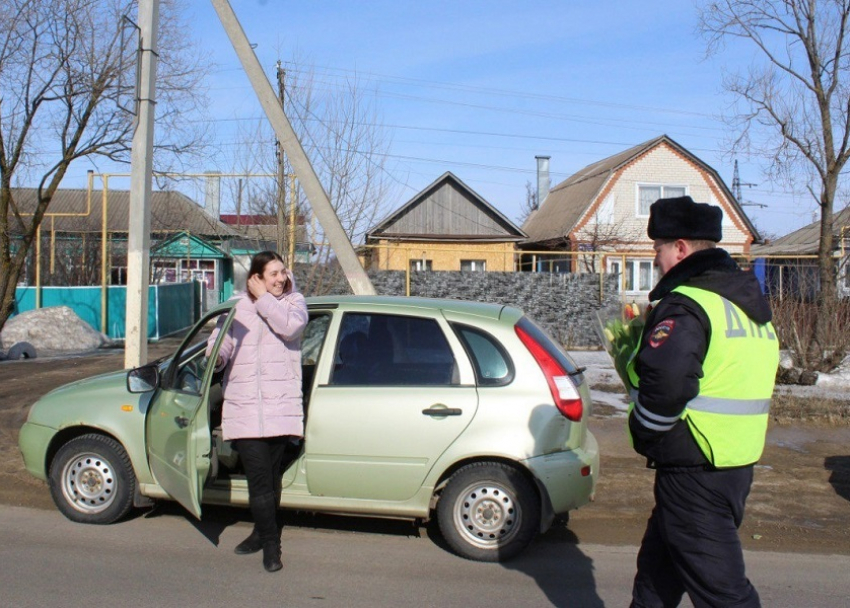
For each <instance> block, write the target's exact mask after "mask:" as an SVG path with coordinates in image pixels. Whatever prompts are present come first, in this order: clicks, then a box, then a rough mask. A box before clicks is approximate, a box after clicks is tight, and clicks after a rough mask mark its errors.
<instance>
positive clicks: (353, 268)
mask: <svg viewBox="0 0 850 608" xmlns="http://www.w3.org/2000/svg"><path fill="white" fill-rule="evenodd" d="M212 4H213V7H214V8H215V10H216V12H217V13H218V18H219V19H220V20H221V24H222V25H223V26H224V30H225V31H226V32H227V36H228V37H229V38H230V43H231V44H232V45H233V49H234V50H235V51H236V54H237V55H238V57H239V61H241V62H242V68H243V69H244V70H245V73H246V74H247V75H248V79H249V80H250V81H251V85H252V86H253V87H254V92H255V93H256V94H257V98H258V99H259V101H260V105H262V106H263V110H264V111H265V113H266V116H267V117H268V119H269V122H271V125H272V128H273V129H274V132H275V135H276V136H277V139H278V141H279V142H280V145H281V146H282V147H283V149H284V150H285V151H286V154H287V156H288V157H289V163H290V164H291V165H292V170H293V171H294V172H295V175H296V176H297V177H298V180H299V181H300V182H301V188H302V189H303V190H304V193H305V194H306V195H307V199H308V200H309V201H310V204H311V205H312V207H313V212H314V213H315V215H316V217H317V218H318V220H319V223H320V224H321V225H322V229H323V230H324V232H325V235H326V236H327V238H328V241H329V242H330V244H331V247H333V250H334V252H335V253H336V257H337V259H338V260H339V265H340V267H341V268H342V271H343V272H344V273H345V276H346V278H347V279H348V282H349V284H350V285H351V289H352V291H354V293H355V294H357V295H372V294H374V293H375V288H374V287H373V286H372V281H370V280H369V276H368V275H367V274H366V271H365V270H363V267H362V266H361V265H360V261H359V260H358V259H357V253H356V252H355V251H354V247H353V246H352V245H351V241H349V240H348V235H347V234H346V233H345V230H344V229H343V227H342V224H341V223H340V221H339V217H337V215H336V212H335V211H334V208H333V206H332V205H331V202H330V199H329V198H328V195H327V193H326V192H325V189H324V188H323V187H322V184H321V182H320V181H319V177H318V176H317V175H316V172H315V171H314V170H313V166H312V165H311V164H310V160H309V159H308V158H307V154H306V153H305V152H304V148H303V147H302V146H301V142H300V141H298V137H297V136H296V135H295V131H294V130H293V129H292V125H291V124H290V123H289V119H287V118H286V115H285V114H284V113H283V108H281V107H280V101H279V100H278V98H277V95H275V92H274V89H272V86H271V83H270V82H269V79H268V77H267V76H266V74H265V73H264V72H263V69H262V67H261V66H260V62H259V60H258V59H257V56H256V55H255V54H254V51H253V49H252V48H251V44H250V43H249V42H248V38H246V37H245V32H244V31H243V30H242V26H241V25H240V23H239V20H238V19H237V18H236V14H235V13H234V12H233V8H232V7H231V6H230V3H229V2H228V0H212Z"/></svg>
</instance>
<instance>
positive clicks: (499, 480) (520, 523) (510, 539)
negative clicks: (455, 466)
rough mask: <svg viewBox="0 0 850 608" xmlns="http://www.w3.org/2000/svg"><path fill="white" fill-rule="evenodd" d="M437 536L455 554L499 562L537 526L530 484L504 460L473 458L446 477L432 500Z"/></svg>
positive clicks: (527, 539)
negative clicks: (482, 460)
mask: <svg viewBox="0 0 850 608" xmlns="http://www.w3.org/2000/svg"><path fill="white" fill-rule="evenodd" d="M437 521H438V523H439V526H440V532H442V534H443V538H444V539H445V540H446V542H447V543H448V544H449V545H450V546H451V548H452V549H454V550H455V551H456V552H457V553H458V554H459V555H461V556H463V557H466V558H468V559H473V560H477V561H487V562H495V561H504V560H507V559H510V558H512V557H514V556H515V555H517V554H518V553H519V552H521V551H522V550H523V549H525V548H526V547H527V546H528V544H529V543H530V542H531V541H532V540H533V539H534V537H535V536H536V535H537V532H538V531H539V529H540V501H539V500H538V497H537V491H536V489H535V487H534V484H533V483H532V482H531V480H529V479H528V478H527V477H526V476H525V475H523V474H522V473H521V472H520V471H518V470H516V469H514V468H513V467H510V466H508V465H506V464H502V463H496V462H477V463H474V464H470V465H467V466H465V467H463V468H462V469H459V470H458V471H457V472H455V474H454V475H452V476H451V477H450V478H449V481H448V484H447V485H446V487H445V489H444V490H443V492H442V494H441V495H440V500H439V502H438V503H437Z"/></svg>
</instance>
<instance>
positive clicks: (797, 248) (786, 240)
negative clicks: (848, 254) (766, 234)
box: [752, 207, 850, 256]
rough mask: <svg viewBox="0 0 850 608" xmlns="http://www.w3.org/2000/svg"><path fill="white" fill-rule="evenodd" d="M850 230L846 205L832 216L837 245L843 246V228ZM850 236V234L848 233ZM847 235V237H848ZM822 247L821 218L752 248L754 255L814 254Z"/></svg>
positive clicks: (849, 209)
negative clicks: (841, 239)
mask: <svg viewBox="0 0 850 608" xmlns="http://www.w3.org/2000/svg"><path fill="white" fill-rule="evenodd" d="M842 228H844V229H845V230H844V231H845V233H847V232H848V230H850V207H845V208H844V209H842V210H841V211H839V212H838V213H836V214H835V215H833V217H832V233H833V236H834V237H835V238H836V241H835V247H836V248H838V247H840V246H841V242H840V241H839V240H838V239H840V238H841V230H842ZM847 236H850V235H846V237H847ZM846 237H845V238H846ZM819 247H820V220H818V221H816V222H812V223H811V224H809V225H808V226H803V227H802V228H800V229H799V230H795V231H794V232H791V233H789V234H786V235H785V236H783V237H780V238H778V239H776V240H774V241H772V242H771V243H767V244H764V245H755V246H754V247H753V249H752V254H753V255H754V256H768V255H792V256H793V255H814V254H816V253H818V248H819Z"/></svg>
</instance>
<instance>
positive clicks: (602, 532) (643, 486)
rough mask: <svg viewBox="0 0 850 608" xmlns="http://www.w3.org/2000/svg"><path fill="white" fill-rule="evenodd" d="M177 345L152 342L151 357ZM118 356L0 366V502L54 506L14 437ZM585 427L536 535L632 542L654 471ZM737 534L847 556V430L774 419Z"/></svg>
mask: <svg viewBox="0 0 850 608" xmlns="http://www.w3.org/2000/svg"><path fill="white" fill-rule="evenodd" d="M176 345H177V340H175V339H166V340H161V341H160V342H158V343H156V344H151V345H150V346H149V348H148V355H149V358H150V359H154V358H156V357H159V356H161V355H164V354H167V353H170V352H172V351H173V350H174V348H175V347H176ZM123 361H124V354H123V351H122V350H112V351H102V352H98V353H96V354H90V355H85V356H75V357H66V358H38V359H34V360H29V361H6V362H2V363H0V503H2V504H10V505H20V506H28V507H35V508H44V509H53V508H54V506H53V503H52V501H51V499H50V494H49V492H48V490H47V486H46V484H44V483H43V482H41V481H38V480H36V479H33V478H32V477H31V476H30V475H28V474H27V473H25V472H24V470H23V463H22V461H21V456H20V452H19V451H18V446H17V440H18V431H19V429H20V427H21V424H22V423H23V422H24V420H25V419H26V414H27V410H28V408H29V406H30V405H31V404H32V403H33V402H34V401H35V400H36V399H37V398H38V397H39V396H41V395H42V394H44V393H46V392H47V391H48V390H50V389H52V388H54V387H56V386H59V385H61V384H64V383H66V382H70V381H73V380H77V379H80V378H85V377H87V376H91V375H94V374H97V373H102V372H106V371H111V370H115V369H120V368H122V367H123ZM848 399H850V396H848ZM589 424H590V429H591V430H592V432H593V433H594V434H595V435H596V437H597V439H598V441H599V444H600V451H601V461H602V462H601V473H600V477H599V484H598V488H597V493H596V501H595V502H594V503H592V504H590V505H587V506H585V507H583V508H581V509H579V510H578V511H576V512H574V513H573V514H572V515H571V518H570V522H569V533H568V534H564V531H563V530H559V529H553V530H552V531H551V532H549V533H548V534H547V535H546V536H544V538H543V539H542V541H543V542H546V540H547V539H548V540H552V541H555V540H558V539H562V538H567V539H569V540H571V541H573V542H575V541H576V540H577V541H578V542H579V543H582V542H584V543H598V544H609V545H623V544H629V545H637V544H639V543H640V540H641V536H642V534H643V530H644V526H645V524H646V519H647V517H648V515H649V512H650V510H651V508H652V503H653V499H652V475H653V473H652V471H650V470H647V469H646V468H645V467H644V463H643V461H642V460H641V458H640V457H639V456H637V455H636V454H635V453H634V452H632V450H631V448H629V446H628V441H627V439H626V435H625V419H624V418H623V417H622V414H620V413H618V412H616V411H615V410H613V408H610V407H606V406H604V405H599V406H597V407H596V408H595V411H594V415H593V417H592V418H591V420H590V423H589ZM741 538H742V541H743V544H744V547H745V548H747V549H752V550H773V551H790V552H800V553H826V554H843V555H850V426H847V425H842V426H834V425H830V424H827V423H824V422H806V421H793V422H787V421H783V422H782V423H779V422H777V421H775V420H774V421H771V426H770V430H769V432H768V444H767V448H766V450H765V454H764V456H763V457H762V460H761V462H760V464H759V465H758V466H757V469H756V475H755V483H754V485H753V489H752V493H751V494H750V498H749V501H748V503H747V514H746V518H745V520H744V525H743V527H742V528H741Z"/></svg>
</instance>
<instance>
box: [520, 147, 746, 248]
mask: <svg viewBox="0 0 850 608" xmlns="http://www.w3.org/2000/svg"><path fill="white" fill-rule="evenodd" d="M665 144H666V145H668V146H670V147H671V148H673V149H674V150H676V151H677V152H679V153H680V154H682V155H683V156H686V157H687V158H688V159H690V160H691V161H693V162H694V163H695V164H697V165H699V167H700V168H701V169H703V170H704V171H706V172H707V173H709V174H710V175H711V176H712V177H713V178H714V179H715V181H716V183H717V184H718V185H719V186H720V187H721V188H722V189H723V193H724V194H725V195H726V198H727V200H728V201H729V202H730V204H731V205H733V207H734V208H735V210H736V211H737V212H738V215H739V217H740V218H741V219H742V220H743V221H744V222H745V224H746V226H747V229H748V230H749V231H750V232H752V234H753V237H754V238H755V239H756V240H758V239H759V236H758V231H757V230H756V227H755V226H754V225H753V224H752V222H750V220H749V218H748V217H747V215H746V214H745V213H744V212H743V210H742V209H741V207H740V205H739V204H738V202H737V201H736V200H735V197H734V196H733V195H732V192H731V191H730V190H729V189H728V188H727V187H726V184H725V183H724V181H723V179H722V178H721V177H720V175H719V174H718V173H717V172H716V171H715V170H714V169H713V168H711V167H710V166H709V165H707V164H705V163H704V162H703V161H701V160H700V159H699V158H697V157H696V156H694V155H693V154H691V153H690V152H688V151H687V150H686V149H685V148H683V147H682V146H681V145H679V144H678V143H676V142H675V141H673V140H672V139H670V138H669V137H668V136H667V135H661V136H659V137H656V138H655V139H651V140H649V141H647V142H644V143H642V144H639V145H637V146H634V147H633V148H629V149H628V150H624V151H622V152H620V153H618V154H615V155H613V156H609V157H608V158H604V159H602V160H600V161H597V162H595V163H593V164H591V165H588V166H586V167H585V168H583V169H581V170H580V171H578V172H576V173H574V174H573V175H571V176H570V177H568V178H567V179H566V180H564V181H563V182H561V183H560V184H558V185H557V186H555V187H554V188H553V189H552V190H550V191H549V194H548V195H547V196H546V198H545V200H544V201H543V202H542V203H541V205H540V206H539V207H538V208H537V209H536V210H535V211H534V212H533V213H532V214H531V215H530V216H529V217H528V219H527V220H526V221H525V223H524V224H523V226H522V229H523V230H524V231H525V232H526V233H527V234H528V241H526V242H527V243H546V242H550V243H551V242H553V241H559V242H564V240H565V239H567V238H568V237H569V234H570V233H571V232H572V231H573V230H574V229H575V228H576V226H577V225H578V224H579V222H580V221H581V219H582V218H583V217H584V215H585V213H586V212H587V211H588V209H590V207H591V205H592V204H593V203H594V202H595V201H596V199H597V197H599V195H600V194H601V193H602V190H603V188H604V187H605V185H606V184H607V183H608V181H609V180H610V179H611V178H612V177H614V175H615V174H616V172H617V171H619V170H620V169H622V168H623V167H624V166H625V165H627V164H628V163H630V162H632V161H634V160H635V159H637V158H638V157H640V156H642V155H643V154H646V153H647V152H649V151H650V150H652V149H653V148H655V147H657V146H660V145H665Z"/></svg>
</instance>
